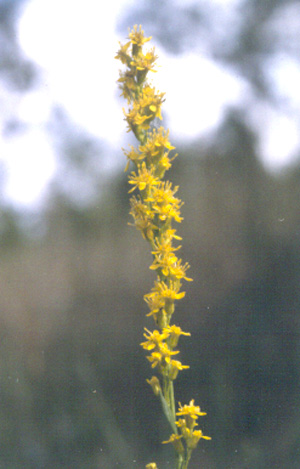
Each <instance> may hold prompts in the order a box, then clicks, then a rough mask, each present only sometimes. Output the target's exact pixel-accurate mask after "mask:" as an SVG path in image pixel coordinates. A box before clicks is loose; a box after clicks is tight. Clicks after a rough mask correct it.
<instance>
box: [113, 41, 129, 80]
mask: <svg viewBox="0 0 300 469" xmlns="http://www.w3.org/2000/svg"><path fill="white" fill-rule="evenodd" d="M119 45H120V50H118V52H117V55H116V56H115V59H119V60H121V62H122V64H125V65H129V64H130V61H131V57H130V55H129V54H128V53H127V51H128V48H129V46H130V41H129V42H127V43H126V44H124V45H123V46H122V44H121V43H120V42H119ZM118 81H119V80H118Z"/></svg>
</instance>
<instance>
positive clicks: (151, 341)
mask: <svg viewBox="0 0 300 469" xmlns="http://www.w3.org/2000/svg"><path fill="white" fill-rule="evenodd" d="M145 331H146V332H147V333H148V335H147V334H144V337H145V338H146V339H147V342H142V343H141V344H140V345H141V346H142V347H143V348H144V349H145V350H153V349H158V350H159V347H160V344H161V343H162V342H163V341H164V340H166V338H167V337H169V333H168V332H163V333H162V334H160V332H159V331H156V330H155V331H153V332H150V331H148V329H147V328H146V327H145Z"/></svg>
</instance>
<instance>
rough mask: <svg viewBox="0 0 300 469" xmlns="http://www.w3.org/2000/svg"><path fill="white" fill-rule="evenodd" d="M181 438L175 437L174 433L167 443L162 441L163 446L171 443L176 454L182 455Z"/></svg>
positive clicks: (179, 436)
mask: <svg viewBox="0 0 300 469" xmlns="http://www.w3.org/2000/svg"><path fill="white" fill-rule="evenodd" d="M181 438H182V435H176V434H175V433H173V434H172V435H171V436H170V438H169V439H168V440H167V441H163V442H162V443H163V444H164V445H165V444H168V443H172V445H173V446H174V448H175V450H176V452H177V453H184V447H183V444H182V443H181V441H180V440H181Z"/></svg>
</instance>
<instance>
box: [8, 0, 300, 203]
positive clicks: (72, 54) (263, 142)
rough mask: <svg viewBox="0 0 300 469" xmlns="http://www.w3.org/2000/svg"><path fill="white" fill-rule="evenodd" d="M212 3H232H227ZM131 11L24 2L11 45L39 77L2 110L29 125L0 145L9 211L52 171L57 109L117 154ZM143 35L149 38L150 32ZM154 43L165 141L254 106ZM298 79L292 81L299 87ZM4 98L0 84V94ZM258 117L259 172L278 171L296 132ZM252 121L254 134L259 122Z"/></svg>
mask: <svg viewBox="0 0 300 469" xmlns="http://www.w3.org/2000/svg"><path fill="white" fill-rule="evenodd" d="M237 1H238V0H234V3H236V2H237ZM212 2H215V3H221V4H224V3H228V5H229V4H230V3H232V2H233V0H212ZM132 3H134V0H131V1H130V0H114V1H108V2H99V0H78V1H74V0H31V1H29V2H28V3H27V4H25V7H24V10H23V14H22V16H21V18H20V20H19V25H18V37H19V41H20V44H21V47H22V49H23V51H24V53H25V54H26V55H27V56H28V57H29V58H30V59H31V60H33V61H34V62H36V63H37V64H38V67H39V70H40V76H41V78H42V79H41V81H40V82H39V85H38V86H37V87H36V88H35V89H33V90H32V91H30V92H29V93H26V94H15V95H13V94H11V93H10V95H9V100H10V106H7V109H9V111H7V112H11V113H14V114H15V115H16V116H17V117H18V118H19V119H20V120H21V121H22V122H24V123H26V131H25V132H23V133H22V134H18V135H17V137H8V138H6V139H4V138H2V139H1V141H0V153H1V155H2V157H1V158H2V159H3V160H4V161H5V164H6V168H7V176H8V178H7V184H6V186H5V194H4V195H5V196H6V197H8V198H10V199H11V200H13V201H14V202H15V203H16V204H21V205H34V204H37V203H38V202H39V201H40V200H41V198H42V196H43V193H44V190H45V187H46V183H47V181H49V180H50V179H51V177H52V176H53V174H54V172H55V167H56V166H55V151H54V149H53V148H52V145H51V141H50V140H49V137H48V135H47V131H46V124H47V122H49V119H50V115H51V110H52V109H53V107H54V106H55V105H60V106H62V107H63V108H64V109H65V110H66V112H67V113H68V115H69V116H70V118H71V119H72V121H74V122H75V123H76V124H77V125H79V126H80V127H82V128H83V129H85V130H87V131H88V132H89V133H90V134H92V135H93V136H95V137H97V138H99V139H101V140H105V141H106V142H107V144H108V145H110V146H111V147H112V148H114V149H116V148H120V147H121V146H122V141H123V140H124V136H125V132H126V124H125V122H124V121H123V115H122V105H123V104H122V103H121V101H120V100H119V99H118V98H117V97H118V94H119V92H118V89H117V85H116V80H117V78H118V70H119V68H120V64H119V63H118V62H117V61H116V60H115V59H114V56H115V53H116V50H117V48H118V40H121V42H125V40H126V34H127V31H124V37H118V36H117V34H116V24H117V21H118V19H119V18H120V16H121V15H122V11H124V8H126V6H128V5H130V4H132ZM128 26H132V25H128ZM145 33H146V35H151V31H145ZM152 45H155V46H156V49H157V53H158V55H159V65H160V67H159V69H158V73H156V74H153V80H154V81H155V83H156V87H157V88H158V89H159V90H160V91H164V92H166V103H165V104H164V112H165V114H166V117H167V123H168V126H169V127H170V130H171V140H172V135H173V140H174V139H175V140H178V139H186V140H188V139H192V138H195V137H197V136H201V135H205V134H206V133H207V132H209V131H212V130H213V129H215V128H216V127H217V125H218V123H219V122H220V119H221V117H222V114H223V113H224V112H225V110H226V107H227V106H228V105H231V106H234V105H235V104H237V103H239V102H240V100H241V99H243V100H244V101H245V103H246V102H247V100H251V99H252V97H251V94H250V91H249V89H248V87H247V84H246V83H244V82H242V81H241V80H240V79H239V77H237V76H234V75H232V74H231V73H230V72H229V71H228V70H224V69H221V68H218V66H217V65H216V64H215V63H213V62H212V61H211V60H210V59H209V57H205V56H200V55H195V54H192V53H190V54H185V55H181V56H176V57H174V56H172V57H171V56H168V55H167V54H166V53H165V52H164V51H163V50H161V49H160V48H159V47H158V45H157V44H152ZM287 66H288V64H287V65H286V66H283V64H282V63H281V66H276V64H273V68H274V76H276V77H277V78H278V80H277V82H278V86H285V80H286V78H285V75H284V70H286V67H287ZM291 66H292V65H291ZM200 71H201V86H199V82H200V77H199V72H200ZM298 72H299V70H295V73H293V76H295V80H294V81H295V83H294V85H293V86H295V88H296V87H297V89H298V88H299V85H298V83H299V79H300V76H299V75H297V73H298ZM289 76H290V75H289ZM5 91H6V90H3V89H1V86H0V93H1V94H2V95H3V94H5ZM7 99H8V98H7ZM195 103H201V106H198V105H196V106H195ZM261 114H262V120H263V122H264V132H263V133H262V132H261V135H260V137H261V138H260V151H261V153H262V155H263V158H264V161H265V163H266V165H269V166H271V167H277V168H280V167H282V166H283V165H284V164H286V163H287V162H288V161H289V158H290V157H291V155H292V154H293V151H294V149H295V148H296V146H297V145H298V144H299V136H298V135H299V132H298V129H297V126H296V124H295V123H294V122H293V120H292V119H290V118H289V117H288V116H286V115H279V114H277V113H276V112H275V111H274V110H273V109H266V108H264V109H263V110H262V112H261ZM250 118H251V116H250ZM253 120H254V121H255V122H256V123H257V126H258V128H259V129H260V128H261V123H260V122H259V120H257V116H253ZM254 127H255V124H254ZM259 129H258V130H259ZM120 154H121V152H120Z"/></svg>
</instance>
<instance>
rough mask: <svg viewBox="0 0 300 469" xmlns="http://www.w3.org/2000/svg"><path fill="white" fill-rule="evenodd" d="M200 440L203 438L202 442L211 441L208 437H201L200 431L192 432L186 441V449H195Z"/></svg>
mask: <svg viewBox="0 0 300 469" xmlns="http://www.w3.org/2000/svg"><path fill="white" fill-rule="evenodd" d="M200 438H203V439H204V440H211V437H210V436H205V435H203V433H202V430H194V431H193V432H192V433H191V435H190V437H189V438H188V439H186V445H187V447H188V448H189V449H195V448H196V446H197V444H198V441H199V440H200Z"/></svg>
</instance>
